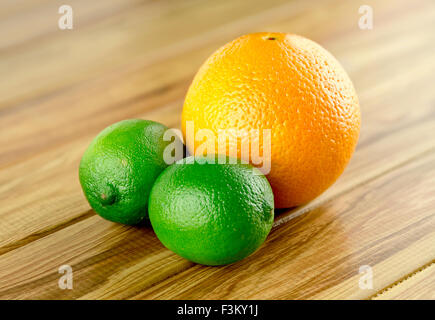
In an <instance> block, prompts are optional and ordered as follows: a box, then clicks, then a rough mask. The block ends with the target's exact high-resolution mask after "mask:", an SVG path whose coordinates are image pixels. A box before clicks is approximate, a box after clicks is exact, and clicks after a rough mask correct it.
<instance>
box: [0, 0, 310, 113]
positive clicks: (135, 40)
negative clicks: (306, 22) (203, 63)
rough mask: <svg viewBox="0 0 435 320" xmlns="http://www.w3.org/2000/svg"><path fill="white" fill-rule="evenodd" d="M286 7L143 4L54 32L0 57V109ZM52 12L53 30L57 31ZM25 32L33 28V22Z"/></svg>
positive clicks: (280, 0) (274, 2) (279, 1)
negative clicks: (2, 71)
mask: <svg viewBox="0 0 435 320" xmlns="http://www.w3.org/2000/svg"><path fill="white" fill-rule="evenodd" d="M286 2H287V1H285V0H271V1H267V2H265V1H261V0H253V1H251V5H250V6H246V3H244V2H243V1H232V0H223V1H219V2H217V1H212V0H207V1H198V0H189V1H171V5H169V4H168V3H166V5H159V2H157V3H156V4H153V3H151V4H148V3H145V4H144V5H142V6H138V7H136V8H134V9H132V10H126V11H120V13H119V14H117V15H115V16H113V17H110V18H108V19H104V20H102V21H100V22H97V23H95V24H90V25H87V26H83V28H81V26H80V25H76V27H75V29H73V30H69V31H62V30H56V32H55V36H54V37H47V38H43V39H41V40H40V41H36V42H29V43H28V46H26V45H24V44H21V45H20V46H19V47H17V48H16V49H15V50H10V51H8V50H6V51H5V50H3V51H2V52H0V70H6V72H7V73H8V77H2V78H0V109H1V108H5V107H10V106H14V105H17V104H22V103H24V102H26V101H29V100H31V99H36V98H37V97H41V96H47V95H49V94H51V93H53V92H55V91H57V90H61V89H65V88H67V87H69V86H72V85H75V84H80V83H81V81H84V80H85V79H88V78H98V77H99V76H101V75H102V74H103V73H105V72H107V70H109V69H112V70H113V69H116V70H120V69H123V68H125V67H126V66H128V65H131V64H137V63H138V62H140V63H142V64H143V63H144V62H146V63H148V64H150V63H155V62H156V61H160V60H161V59H163V58H165V57H168V56H174V55H176V54H179V53H180V50H181V51H182V50H184V49H185V48H189V47H190V43H194V44H195V43H204V42H208V41H210V40H213V41H214V38H215V37H213V35H210V31H212V30H217V29H218V30H219V32H220V33H222V32H224V33H225V28H222V26H225V25H227V26H226V28H228V29H231V27H232V25H231V22H232V21H233V20H240V21H244V23H248V24H250V25H251V26H252V25H254V24H255V23H258V22H259V19H261V18H260V17H261V16H265V15H266V16H267V15H271V14H273V15H276V12H278V13H279V12H280V11H281V12H285V10H286V9H287V10H288V9H292V8H294V7H296V5H295V4H292V3H288V2H287V3H286ZM163 3H165V2H163ZM302 5H303V4H302ZM298 6H301V4H299V5H298ZM303 6H306V5H303ZM278 8H281V10H280V11H278ZM269 10H272V11H271V12H269ZM56 12H57V11H55V12H54V13H53V14H54V16H53V20H54V21H55V22H56V23H54V24H53V28H57V18H58V14H57V13H56ZM271 18H272V17H271ZM244 19H247V20H244ZM260 21H261V20H260ZM27 26H28V27H29V28H30V27H32V20H30V21H28V22H27ZM181 26H182V27H181ZM219 28H221V29H219ZM226 32H228V31H226ZM207 35H208V36H207ZM210 36H211V37H210ZM29 70H32V72H31V73H29V72H28V71H29Z"/></svg>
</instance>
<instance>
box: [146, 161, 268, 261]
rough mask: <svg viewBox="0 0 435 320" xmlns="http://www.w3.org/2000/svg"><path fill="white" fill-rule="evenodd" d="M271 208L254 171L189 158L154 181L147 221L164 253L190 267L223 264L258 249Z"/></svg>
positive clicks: (264, 185) (265, 183) (263, 181)
mask: <svg viewBox="0 0 435 320" xmlns="http://www.w3.org/2000/svg"><path fill="white" fill-rule="evenodd" d="M233 160H234V159H233ZM219 163H221V162H219ZM273 208H274V205H273V193H272V189H271V187H270V185H269V182H268V181H267V179H266V177H265V176H264V175H262V174H261V172H260V171H259V170H258V169H256V168H254V167H252V166H250V165H247V164H240V163H237V164H228V161H227V164H218V161H216V163H207V162H206V163H200V162H199V161H196V160H195V159H194V158H193V157H189V158H187V159H183V160H180V161H178V162H177V163H175V164H173V165H172V166H170V167H168V168H167V169H166V170H165V171H163V173H162V174H161V175H160V176H159V177H158V178H157V180H156V182H155V184H154V186H153V188H152V190H151V194H150V202H149V216H150V220H151V224H152V226H153V228H154V231H155V233H156V235H157V237H158V238H159V240H160V241H161V242H162V243H163V244H164V245H165V246H166V247H167V248H168V249H170V250H172V251H174V252H175V253H177V254H178V255H180V256H182V257H184V258H186V259H188V260H191V261H193V262H197V263H200V264H205V265H223V264H229V263H233V262H236V261H239V260H241V259H243V258H245V257H247V256H248V255H250V254H251V253H253V252H254V251H255V250H257V249H258V248H259V247H260V245H261V244H262V243H263V242H264V241H265V239H266V237H267V235H268V234H269V232H270V229H271V228H272V223H273V216H274V213H273Z"/></svg>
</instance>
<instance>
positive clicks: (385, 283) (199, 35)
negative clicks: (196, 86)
mask: <svg viewBox="0 0 435 320" xmlns="http://www.w3.org/2000/svg"><path fill="white" fill-rule="evenodd" d="M64 2H65V3H66V4H70V5H71V6H72V8H73V14H74V15H73V17H74V21H73V23H74V24H73V29H72V30H60V29H59V28H58V19H59V17H60V14H58V8H59V6H60V4H61V2H59V1H55V0H39V1H29V0H2V1H1V4H0V71H1V77H0V130H1V131H0V132H1V134H0V298H3V299H173V298H177V299H197V298H202V299H227V298H229V299H251V298H257V299H390V298H396V299H399V298H405V299H420V298H426V299H434V298H435V264H434V261H435V260H434V259H435V90H434V89H435V88H434V87H435V2H434V1H433V0H419V1H409V0H390V1H388V0H387V1H385V0H383V1H380V0H379V1H371V0H368V1H364V3H362V2H361V1H348V0H340V1H338V0H327V1H302V0H301V1H283V0H268V1H263V0H249V1H234V0H221V1H216V0H202V1H200V0H186V1H176V0H172V1H171V0H166V1H163V0H155V1H139V0H104V1H103V0H99V1H88V0H74V1H72V0H71V1H63V2H62V4H63V3H64ZM362 4H367V5H370V6H371V7H372V8H373V13H374V25H373V29H371V30H361V29H360V28H359V27H358V20H359V18H360V16H361V14H359V13H358V8H359V7H360V6H361V5H362ZM263 30H266V31H283V32H292V33H297V34H301V35H304V36H306V37H308V38H310V39H313V40H315V41H317V42H319V43H320V44H322V45H323V46H324V47H325V48H327V49H328V50H329V51H331V52H332V53H333V54H334V55H335V56H336V57H337V59H338V60H339V61H340V62H341V63H342V64H343V66H344V67H345V69H346V70H347V71H348V73H349V75H350V77H351V78H352V79H353V81H354V84H355V86H356V89H357V92H358V94H359V98H360V102H361V108H362V116H363V124H362V131H361V137H360V141H359V144H358V148H357V150H356V153H355V154H354V156H353V158H352V161H351V163H350V164H349V166H348V168H347V169H346V171H345V173H344V174H343V175H342V176H341V177H340V179H339V180H338V181H337V182H336V183H335V184H334V185H333V186H332V187H331V188H330V189H329V190H327V191H326V192H325V193H324V194H323V195H321V196H320V197H319V198H317V199H315V200H314V201H312V202H311V203H309V204H307V205H305V206H303V207H299V208H296V209H293V210H290V211H286V212H281V213H280V214H279V215H277V216H276V221H275V225H274V228H273V230H272V232H271V234H270V235H269V237H268V239H267V241H266V243H265V244H264V245H263V246H262V247H261V248H260V250H258V251H257V252H256V253H255V254H253V255H252V256H250V257H249V258H247V259H245V260H243V261H241V262H238V263H236V264H233V265H229V266H224V267H205V266H201V265H195V264H193V263H191V262H189V261H187V260H184V259H182V258H180V257H178V256H176V255H175V254H173V253H172V252H170V251H169V250H167V249H165V248H164V247H163V246H162V245H161V244H160V242H159V241H158V240H157V238H156V237H155V235H154V233H153V231H152V230H151V229H150V228H138V227H128V226H122V225H118V224H114V223H111V222H109V221H106V220H103V219H102V218H100V217H99V216H98V215H96V214H95V212H94V211H93V210H91V209H90V207H89V205H88V203H87V202H86V200H85V198H84V196H83V194H82V191H81V188H80V185H79V182H78V163H79V160H80V157H81V155H82V154H83V152H84V150H85V148H86V147H87V145H88V144H89V143H90V141H91V139H92V138H93V137H94V136H95V135H96V134H97V133H98V132H99V131H100V130H102V129H103V128H104V127H106V126H107V125H109V124H111V123H113V122H116V121H119V120H121V119H126V118H145V119H152V120H156V121H160V122H162V123H164V124H166V125H168V126H170V127H179V126H180V111H181V108H182V103H183V98H184V95H185V93H186V89H187V87H188V85H189V83H190V81H191V80H192V77H193V75H194V74H195V72H196V70H197V68H198V67H199V66H200V64H201V63H202V62H203V61H204V59H205V58H206V57H207V56H208V55H209V54H211V53H212V52H213V51H214V50H216V49H217V48H218V47H219V46H221V45H223V44H224V43H226V42H228V41H230V40H232V39H233V38H235V37H237V36H239V35H241V34H244V33H249V32H253V31H263ZM63 265H69V266H71V268H72V271H73V289H72V290H68V289H65V290H62V289H60V288H59V285H58V281H59V279H60V278H61V277H62V274H60V273H59V272H58V270H59V267H61V266H63ZM365 266H366V267H365ZM367 266H368V267H367ZM360 271H361V273H360ZM370 274H371V275H372V276H373V278H372V280H373V281H372V283H370V281H369V280H370V279H369V278H368V277H369V276H370ZM370 284H372V286H371V285H370Z"/></svg>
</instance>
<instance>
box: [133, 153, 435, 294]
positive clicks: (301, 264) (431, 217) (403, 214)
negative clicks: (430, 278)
mask: <svg viewBox="0 0 435 320" xmlns="http://www.w3.org/2000/svg"><path fill="white" fill-rule="evenodd" d="M434 193H435V153H431V154H430V155H428V156H426V157H423V158H422V159H420V160H418V161H415V162H412V163H411V164H409V165H406V166H404V167H402V168H400V169H398V170H395V171H392V172H391V173H389V174H386V175H384V176H382V177H380V178H379V179H377V180H375V181H372V182H370V183H367V184H365V185H364V186H360V187H358V188H356V189H354V190H353V191H351V192H349V193H346V194H344V195H342V196H340V197H338V198H335V199H333V201H329V202H327V203H325V204H323V205H321V206H319V207H317V208H316V209H314V210H311V211H310V212H308V213H306V214H305V215H303V216H299V217H298V218H296V219H294V220H291V221H289V222H287V223H286V224H282V225H280V226H279V227H278V228H275V229H274V230H273V231H272V233H271V235H270V236H269V238H268V240H267V241H266V243H265V244H264V245H263V246H262V247H261V249H260V250H259V251H257V252H256V253H255V254H254V255H252V256H250V257H249V258H247V259H245V260H243V261H241V262H238V263H235V264H233V265H230V266H225V267H221V268H215V267H204V266H199V265H197V266H195V267H193V268H190V269H188V270H186V271H184V272H182V273H179V274H177V275H176V276H174V277H172V278H169V279H167V280H165V281H162V282H160V283H159V284H157V285H155V286H154V287H152V288H149V289H147V290H145V291H143V292H142V293H141V294H139V295H137V296H136V297H134V298H137V299H156V298H158V299H168V298H169V299H198V298H204V299H260V298H261V299H307V298H317V299H320V298H329V299H331V298H332V299H340V298H368V297H369V296H371V295H372V294H373V293H375V292H377V291H379V290H381V289H382V288H384V286H385V285H387V284H389V283H391V281H394V280H395V279H397V278H396V277H397V276H398V275H401V276H402V277H403V276H404V275H405V274H407V273H409V272H412V271H414V270H415V269H417V268H418V267H420V266H421V263H422V262H425V263H428V262H429V261H432V260H433V259H435V251H434V250H433V244H434V243H435V212H434V211H433V210H432V208H433V207H434V205H435V199H434V198H433V197H431V195H433V194H434ZM403 208H405V210H403ZM406 209H407V210H406ZM410 210H412V216H411V217H410V214H411V212H410ZM397 263H398V264H397ZM363 265H368V266H371V267H372V268H373V289H368V290H362V289H360V287H359V278H360V277H361V275H360V274H359V268H360V266H363ZM398 265H400V268H398ZM378 266H379V267H378ZM396 272H397V274H394V273H396ZM180 283H183V286H182V287H180V285H179V284H180ZM343 284H346V285H347V287H346V290H343Z"/></svg>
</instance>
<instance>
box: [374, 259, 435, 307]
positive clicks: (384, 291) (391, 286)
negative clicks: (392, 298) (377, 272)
mask: <svg viewBox="0 0 435 320" xmlns="http://www.w3.org/2000/svg"><path fill="white" fill-rule="evenodd" d="M432 265H435V259H434V260H432V261H430V262H429V263H427V264H425V265H423V266H421V267H420V268H418V269H416V270H415V271H413V272H411V273H409V274H407V275H405V276H403V277H402V278H400V279H399V280H397V281H395V282H393V283H392V284H390V285H388V286H386V287H385V288H384V289H381V290H380V291H378V292H377V293H375V294H373V295H371V296H370V297H368V298H367V299H366V300H374V299H375V298H377V297H379V296H380V295H382V294H384V293H386V292H388V291H390V290H391V289H393V288H395V287H397V286H398V285H400V284H402V283H403V282H405V281H406V280H409V279H411V278H412V277H414V276H416V275H417V274H419V273H420V272H422V271H424V270H426V269H427V268H430V267H431V266H432Z"/></svg>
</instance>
